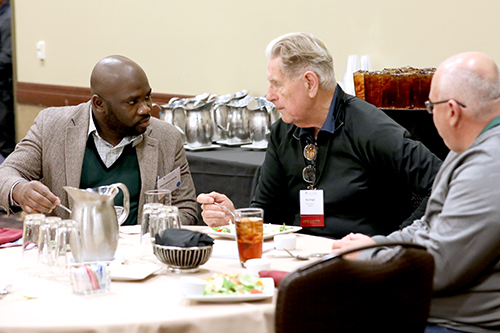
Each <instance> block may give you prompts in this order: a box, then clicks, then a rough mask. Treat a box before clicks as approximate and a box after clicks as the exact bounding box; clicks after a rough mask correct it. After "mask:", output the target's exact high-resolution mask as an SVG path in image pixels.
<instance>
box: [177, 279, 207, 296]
mask: <svg viewBox="0 0 500 333" xmlns="http://www.w3.org/2000/svg"><path fill="white" fill-rule="evenodd" d="M180 281H181V293H182V294H183V295H184V296H201V295H203V293H204V291H205V286H206V285H207V281H206V280H203V279H200V278H196V277H192V276H181V279H180Z"/></svg>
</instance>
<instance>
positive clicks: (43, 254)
mask: <svg viewBox="0 0 500 333" xmlns="http://www.w3.org/2000/svg"><path fill="white" fill-rule="evenodd" d="M61 220H62V219H61V218H60V217H55V216H50V217H46V218H45V221H44V222H43V223H42V224H41V225H40V234H39V236H38V261H39V262H40V263H42V264H46V265H49V266H53V265H54V253H53V251H54V247H55V243H56V232H57V227H58V224H59V222H60V221H61Z"/></svg>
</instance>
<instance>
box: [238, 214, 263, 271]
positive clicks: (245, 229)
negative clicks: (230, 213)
mask: <svg viewBox="0 0 500 333" xmlns="http://www.w3.org/2000/svg"><path fill="white" fill-rule="evenodd" d="M235 226H236V239H237V241H238V253H239V256H240V263H241V266H243V267H245V262H246V261H247V260H248V259H255V258H262V239H263V236H264V211H263V210H262V209H261V208H240V209H236V211H235Z"/></svg>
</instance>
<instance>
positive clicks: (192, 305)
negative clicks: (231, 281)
mask: <svg viewBox="0 0 500 333" xmlns="http://www.w3.org/2000/svg"><path fill="white" fill-rule="evenodd" d="M184 228H188V229H191V230H195V231H200V232H204V233H208V234H210V235H211V236H212V237H213V238H214V240H215V243H214V246H213V252H212V254H211V257H210V259H209V260H208V261H207V262H206V263H205V264H204V265H202V266H200V269H199V270H198V271H197V272H194V273H175V272H172V271H171V270H170V269H168V267H167V266H166V265H164V264H163V263H161V262H160V261H158V259H157V258H156V257H155V256H154V254H153V250H152V248H150V247H147V246H145V244H141V242H140V235H139V233H140V232H139V231H138V230H139V229H138V228H133V226H132V227H130V226H128V228H126V227H120V234H119V242H118V249H117V251H116V253H117V256H118V257H121V258H122V259H121V262H122V265H123V266H122V267H123V268H127V269H126V270H125V271H128V272H130V273H129V275H128V276H127V274H125V275H121V276H120V274H118V277H117V278H114V277H113V275H111V277H112V279H111V283H110V288H109V291H106V292H102V293H96V294H90V295H81V294H75V293H73V289H72V285H71V282H70V281H69V278H68V277H67V276H63V277H55V276H50V275H49V276H47V275H46V274H45V275H42V276H41V275H40V274H37V271H36V270H34V269H32V267H26V266H25V264H24V263H23V259H22V247H21V246H13V247H8V248H0V284H1V283H10V284H12V287H11V289H10V290H9V292H8V293H7V295H5V296H3V297H2V296H0V333H11V332H12V333H20V332H30V333H33V332H35V333H36V332H86V333H89V332H122V333H127V332H130V333H132V332H134V333H135V332H183V333H186V332H238V333H244V332H252V333H253V332H274V313H275V308H276V297H277V293H278V289H274V292H272V293H271V295H270V296H269V297H268V298H265V299H261V300H253V301H239V300H238V299H233V300H232V301H228V302H205V301H203V300H201V301H200V300H192V299H189V298H187V297H185V295H183V294H182V293H181V289H180V279H181V277H182V276H192V277H199V278H207V277H211V276H213V275H214V274H222V273H237V274H241V273H245V272H246V269H245V268H243V267H242V266H241V264H240V261H239V259H238V256H237V247H236V241H235V240H234V238H231V237H229V238H228V237H227V235H226V236H219V235H217V234H214V233H213V230H212V229H211V228H210V227H207V226H185V227H184ZM296 236H297V241H296V248H295V250H293V251H292V252H293V253H295V254H307V253H312V252H326V253H328V252H330V249H331V245H332V242H333V240H332V239H328V238H323V237H316V236H310V235H305V234H300V233H296ZM263 249H264V252H263V255H262V257H263V258H265V259H268V260H269V261H270V263H271V268H270V269H271V270H278V271H287V272H290V271H293V270H295V269H297V268H299V267H302V266H304V265H307V264H309V263H311V262H313V261H315V260H321V259H320V258H311V259H309V260H299V259H296V258H293V257H291V256H289V255H288V254H286V253H285V252H284V251H283V250H276V249H275V247H274V240H273V238H270V237H267V239H265V240H264V242H263ZM118 254H119V255H118ZM115 257H116V256H115ZM152 266H154V267H155V269H154V270H151V271H152V273H149V271H146V272H144V268H145V267H149V268H148V270H150V269H151V267H152ZM141 271H142V272H143V273H144V274H140V273H141ZM135 273H137V274H135Z"/></svg>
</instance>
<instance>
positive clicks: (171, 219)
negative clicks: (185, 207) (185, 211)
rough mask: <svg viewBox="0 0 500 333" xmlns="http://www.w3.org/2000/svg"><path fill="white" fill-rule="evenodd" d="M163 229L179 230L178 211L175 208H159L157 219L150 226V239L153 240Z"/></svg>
mask: <svg viewBox="0 0 500 333" xmlns="http://www.w3.org/2000/svg"><path fill="white" fill-rule="evenodd" d="M165 229H181V223H180V218H179V209H178V208H177V207H175V206H163V207H161V208H160V213H159V214H158V219H157V220H156V221H155V223H152V224H151V238H152V239H153V240H154V238H155V236H156V234H158V233H161V231H163V230H165Z"/></svg>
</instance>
